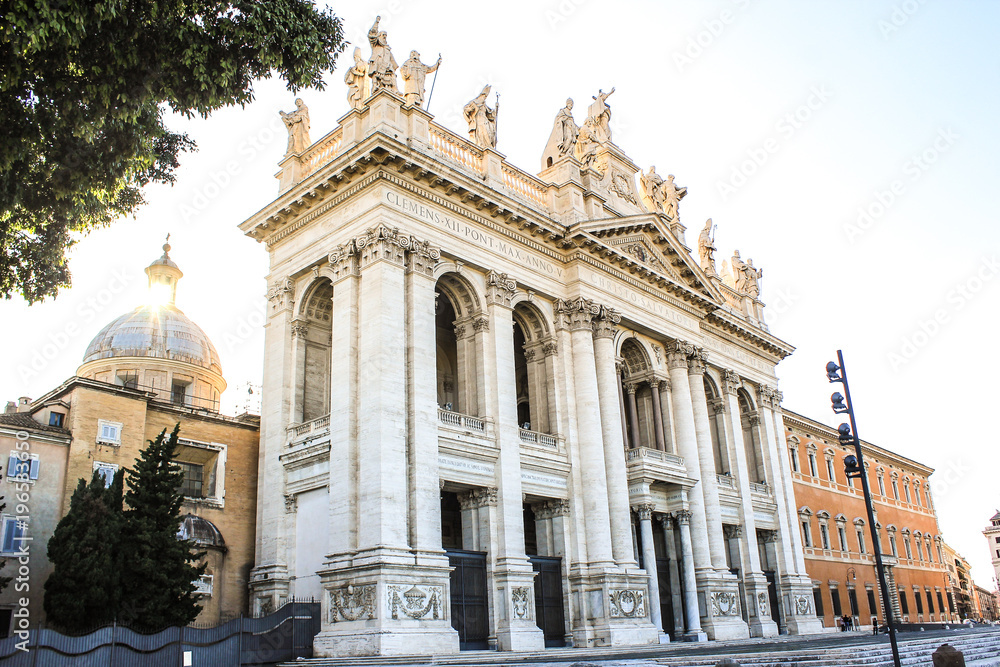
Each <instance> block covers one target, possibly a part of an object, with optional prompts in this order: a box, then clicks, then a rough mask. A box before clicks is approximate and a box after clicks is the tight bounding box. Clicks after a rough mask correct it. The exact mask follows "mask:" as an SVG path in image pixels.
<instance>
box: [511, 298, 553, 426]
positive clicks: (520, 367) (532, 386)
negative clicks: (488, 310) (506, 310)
mask: <svg viewBox="0 0 1000 667" xmlns="http://www.w3.org/2000/svg"><path fill="white" fill-rule="evenodd" d="M554 352H555V340H554V339H553V338H552V337H551V335H550V333H549V326H548V323H547V322H546V320H545V317H544V316H543V315H542V313H541V312H540V311H539V310H538V309H537V308H535V307H534V306H533V305H531V304H529V303H524V302H521V303H518V304H517V305H515V306H514V377H515V381H516V389H517V391H516V393H517V423H518V425H519V426H520V427H521V428H526V429H529V430H532V431H538V432H541V433H555V432H556V414H555V404H554V400H553V398H554V387H553V386H552V377H551V376H552V373H550V371H549V365H550V362H551V359H550V357H551V355H552V354H554ZM525 424H527V426H525Z"/></svg>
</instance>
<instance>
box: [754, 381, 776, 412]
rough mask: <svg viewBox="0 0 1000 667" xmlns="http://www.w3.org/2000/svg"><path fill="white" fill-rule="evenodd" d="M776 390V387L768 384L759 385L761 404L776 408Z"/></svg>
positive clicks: (758, 398) (758, 395)
mask: <svg viewBox="0 0 1000 667" xmlns="http://www.w3.org/2000/svg"><path fill="white" fill-rule="evenodd" d="M776 391H777V390H776V389H775V388H774V387H771V386H768V385H766V384H762V385H760V386H759V387H757V400H758V401H759V402H760V404H761V406H763V407H766V408H771V409H774V407H775V399H776V396H775V393H776Z"/></svg>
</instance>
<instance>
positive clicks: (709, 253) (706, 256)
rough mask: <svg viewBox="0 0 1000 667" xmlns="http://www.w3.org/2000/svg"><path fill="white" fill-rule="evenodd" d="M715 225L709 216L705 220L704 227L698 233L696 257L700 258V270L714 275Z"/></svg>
mask: <svg viewBox="0 0 1000 667" xmlns="http://www.w3.org/2000/svg"><path fill="white" fill-rule="evenodd" d="M714 232H715V225H713V224H712V219H711V218H709V219H708V220H707V221H706V222H705V227H704V229H702V230H701V233H700V234H699V235H698V257H699V258H700V259H701V270H702V271H704V272H705V273H707V274H708V275H710V276H711V275H715V273H716V272H715V239H714V238H713V233H714Z"/></svg>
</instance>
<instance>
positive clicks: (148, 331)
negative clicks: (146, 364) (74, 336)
mask: <svg viewBox="0 0 1000 667" xmlns="http://www.w3.org/2000/svg"><path fill="white" fill-rule="evenodd" d="M111 357H154V358H158V359H169V360H172V361H182V362H186V363H189V364H194V365H196V366H201V367H202V368H206V369H208V370H211V371H214V372H216V373H218V374H219V375H222V364H221V362H220V361H219V353H218V352H217V351H216V349H215V345H213V344H212V341H211V340H209V338H208V336H207V335H206V334H205V332H204V331H202V330H201V327H199V326H198V325H197V324H195V323H194V322H192V321H191V319H190V318H189V317H188V316H187V315H185V314H184V313H183V312H181V311H180V309H178V308H177V307H176V306H173V305H166V306H140V307H139V308H136V309H135V310H134V311H132V312H131V313H126V314H124V315H122V316H121V317H119V318H117V319H115V320H113V321H112V322H110V323H109V324H108V325H107V326H105V327H104V328H103V329H101V331H100V333H98V334H97V336H95V337H94V339H93V340H92V341H90V345H88V346H87V352H86V354H85V355H84V357H83V363H87V362H88V361H96V360H98V359H108V358H111Z"/></svg>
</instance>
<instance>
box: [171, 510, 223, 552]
mask: <svg viewBox="0 0 1000 667" xmlns="http://www.w3.org/2000/svg"><path fill="white" fill-rule="evenodd" d="M177 539H179V540H191V541H193V542H194V543H195V544H197V545H198V546H202V547H218V548H220V549H225V548H226V541H225V540H224V539H222V533H221V532H219V529H218V528H216V527H215V524H214V523H212V522H211V521H209V520H208V519H203V518H201V517H200V516H195V515H194V514H185V515H184V516H182V517H181V526H180V528H178V529H177Z"/></svg>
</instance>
